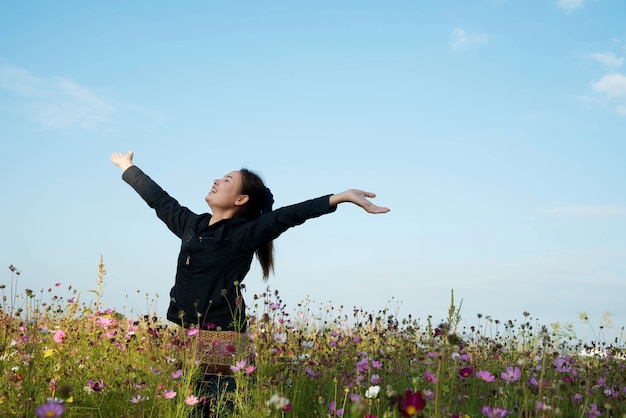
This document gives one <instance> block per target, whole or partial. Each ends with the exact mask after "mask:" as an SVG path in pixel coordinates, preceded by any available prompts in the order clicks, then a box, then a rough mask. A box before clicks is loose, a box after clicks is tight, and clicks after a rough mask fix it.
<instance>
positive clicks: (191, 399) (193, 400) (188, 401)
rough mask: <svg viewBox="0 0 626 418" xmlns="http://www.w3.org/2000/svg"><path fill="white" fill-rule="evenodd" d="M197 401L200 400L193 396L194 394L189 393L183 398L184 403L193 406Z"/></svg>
mask: <svg viewBox="0 0 626 418" xmlns="http://www.w3.org/2000/svg"><path fill="white" fill-rule="evenodd" d="M198 402H200V400H199V399H198V397H197V396H194V395H189V396H187V397H186V398H185V403H186V404H187V405H189V406H193V405H195V404H197V403H198Z"/></svg>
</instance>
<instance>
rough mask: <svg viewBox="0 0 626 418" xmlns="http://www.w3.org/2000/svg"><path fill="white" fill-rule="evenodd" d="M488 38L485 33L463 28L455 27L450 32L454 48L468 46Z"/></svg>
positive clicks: (451, 43)
mask: <svg viewBox="0 0 626 418" xmlns="http://www.w3.org/2000/svg"><path fill="white" fill-rule="evenodd" d="M487 39H488V37H487V35H485V34H484V33H467V32H465V30H463V29H462V28H454V30H453V31H452V33H451V34H450V46H451V47H452V49H459V48H464V47H467V46H469V45H471V44H477V43H483V42H486V41H487Z"/></svg>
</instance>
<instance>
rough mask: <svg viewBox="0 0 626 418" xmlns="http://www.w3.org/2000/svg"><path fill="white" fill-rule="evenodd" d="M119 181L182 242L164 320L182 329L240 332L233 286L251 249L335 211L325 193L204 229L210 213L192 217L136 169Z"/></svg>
mask: <svg viewBox="0 0 626 418" xmlns="http://www.w3.org/2000/svg"><path fill="white" fill-rule="evenodd" d="M122 178H123V179H124V181H126V182H127V183H128V184H130V185H131V186H132V187H133V188H134V189H135V191H137V193H139V195H140V196H141V197H142V198H143V199H144V200H145V201H146V203H148V205H149V206H150V207H151V208H153V209H154V210H155V211H156V213H157V216H158V217H159V219H161V220H162V221H163V222H165V224H166V225H167V227H168V228H169V229H170V230H171V231H172V232H173V233H174V234H176V236H177V237H178V238H180V239H181V240H182V244H181V249H180V254H179V255H178V267H177V269H176V280H175V283H174V287H172V290H171V291H170V306H169V309H168V311H167V319H168V320H170V321H173V322H175V323H177V324H182V325H184V326H185V327H189V326H191V325H192V324H200V325H201V327H202V328H214V327H216V328H217V329H222V330H232V329H235V328H237V329H239V330H241V329H243V328H244V327H245V304H244V302H243V298H239V299H238V296H241V294H240V292H238V289H236V285H235V283H236V282H239V283H241V282H243V279H244V277H245V276H246V274H247V273H248V271H249V270H250V264H251V263H252V259H253V256H254V251H255V249H256V248H257V247H258V246H259V245H260V244H262V243H264V242H268V241H271V240H273V239H275V238H277V237H278V236H279V235H280V234H282V233H283V232H285V231H286V230H287V229H288V228H291V227H293V226H296V225H300V224H302V223H303V222H304V221H306V220H307V219H311V218H315V217H318V216H321V215H324V214H327V213H330V212H333V211H334V210H335V209H336V207H330V206H329V196H330V195H327V196H322V197H319V198H317V199H312V200H307V201H305V202H302V203H298V204H295V205H291V206H286V207H283V208H280V209H276V210H274V211H272V212H268V213H265V214H263V215H261V216H260V217H259V218H257V219H255V220H253V221H248V220H246V219H244V218H232V219H224V220H221V221H219V222H216V223H215V224H213V225H211V226H209V220H210V219H211V214H208V213H205V214H201V215H198V214H195V213H193V212H191V211H190V210H189V209H188V208H186V207H183V206H181V205H180V204H179V203H178V202H177V201H176V200H175V199H174V198H172V197H171V196H170V195H168V194H167V193H166V192H165V191H164V190H163V189H161V187H159V185H158V184H156V183H155V182H154V181H153V180H152V179H151V178H150V177H148V176H147V175H146V174H144V173H143V171H141V170H140V169H139V168H138V167H136V166H132V167H130V168H128V169H127V170H125V171H124V174H123V175H122ZM238 293H239V294H238ZM237 299H238V300H237ZM237 306H238V307H239V309H236V307H237ZM235 312H237V313H236V314H235ZM233 316H236V318H233ZM181 318H182V321H181ZM234 319H237V321H234Z"/></svg>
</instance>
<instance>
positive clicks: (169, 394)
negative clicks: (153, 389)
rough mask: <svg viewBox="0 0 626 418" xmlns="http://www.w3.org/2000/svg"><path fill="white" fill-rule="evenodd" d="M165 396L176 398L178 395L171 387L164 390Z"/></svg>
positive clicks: (166, 397)
mask: <svg viewBox="0 0 626 418" xmlns="http://www.w3.org/2000/svg"><path fill="white" fill-rule="evenodd" d="M163 397H164V398H165V399H174V398H175V397H176V392H174V391H173V390H171V389H167V390H164V391H163Z"/></svg>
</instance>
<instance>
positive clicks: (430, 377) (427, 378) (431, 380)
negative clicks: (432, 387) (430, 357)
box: [424, 372, 437, 383]
mask: <svg viewBox="0 0 626 418" xmlns="http://www.w3.org/2000/svg"><path fill="white" fill-rule="evenodd" d="M424 380H425V381H427V382H428V383H437V376H435V375H434V374H432V373H431V372H426V373H424Z"/></svg>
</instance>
